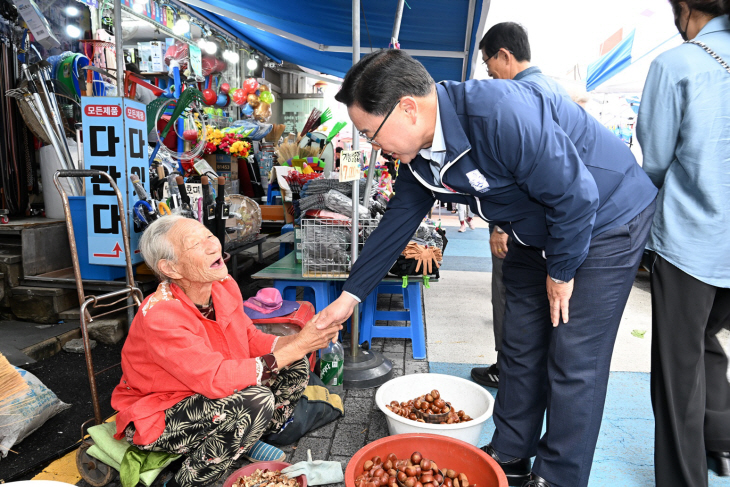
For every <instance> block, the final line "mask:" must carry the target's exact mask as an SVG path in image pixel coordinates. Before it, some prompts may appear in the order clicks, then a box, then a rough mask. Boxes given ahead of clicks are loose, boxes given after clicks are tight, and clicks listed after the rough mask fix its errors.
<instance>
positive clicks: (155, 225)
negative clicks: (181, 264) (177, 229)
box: [139, 215, 185, 281]
mask: <svg viewBox="0 0 730 487" xmlns="http://www.w3.org/2000/svg"><path fill="white" fill-rule="evenodd" d="M183 218H185V217H183V216H180V215H167V216H163V217H160V218H158V219H157V220H155V221H153V222H152V223H151V224H150V226H148V227H147V228H146V229H145V231H144V233H143V234H142V238H140V239H139V251H140V253H141V254H142V257H143V258H144V262H145V264H147V266H148V267H149V268H150V269H152V272H154V273H155V275H157V277H159V278H160V280H162V281H169V280H170V278H169V277H167V276H166V275H164V274H163V273H162V272H160V268H159V267H158V263H159V262H160V261H161V260H169V261H171V262H175V249H174V248H173V245H172V242H170V240H169V239H168V238H167V234H168V232H169V231H170V230H171V229H172V227H174V226H175V224H176V223H177V222H179V221H180V220H182V219H183Z"/></svg>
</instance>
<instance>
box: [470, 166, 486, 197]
mask: <svg viewBox="0 0 730 487" xmlns="http://www.w3.org/2000/svg"><path fill="white" fill-rule="evenodd" d="M466 177H467V178H469V184H471V187H472V188H474V189H476V190H477V191H479V192H480V193H484V192H486V191H488V190H489V183H488V182H487V178H485V177H484V174H482V173H481V172H480V171H479V169H474V170H473V171H469V172H468V173H466Z"/></svg>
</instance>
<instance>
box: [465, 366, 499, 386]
mask: <svg viewBox="0 0 730 487" xmlns="http://www.w3.org/2000/svg"><path fill="white" fill-rule="evenodd" d="M471 378H472V379H474V382H476V383H477V384H480V385H483V386H487V387H499V369H498V368H497V364H492V365H490V366H489V367H474V368H473V369H471Z"/></svg>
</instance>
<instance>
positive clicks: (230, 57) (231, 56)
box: [223, 49, 240, 64]
mask: <svg viewBox="0 0 730 487" xmlns="http://www.w3.org/2000/svg"><path fill="white" fill-rule="evenodd" d="M223 59H225V60H226V61H228V62H230V63H232V64H236V63H238V61H240V58H239V56H238V54H237V53H236V52H235V51H231V50H230V49H226V50H225V51H223Z"/></svg>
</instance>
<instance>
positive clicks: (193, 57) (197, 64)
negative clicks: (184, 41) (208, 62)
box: [188, 44, 203, 76]
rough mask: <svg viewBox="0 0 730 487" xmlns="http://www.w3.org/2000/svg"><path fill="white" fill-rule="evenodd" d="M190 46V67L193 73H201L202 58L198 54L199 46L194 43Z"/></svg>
mask: <svg viewBox="0 0 730 487" xmlns="http://www.w3.org/2000/svg"><path fill="white" fill-rule="evenodd" d="M188 45H189V46H190V67H191V68H193V72H194V73H195V74H199V75H201V76H202V75H203V58H202V56H201V54H200V48H199V47H198V46H196V45H195V44H188Z"/></svg>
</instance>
